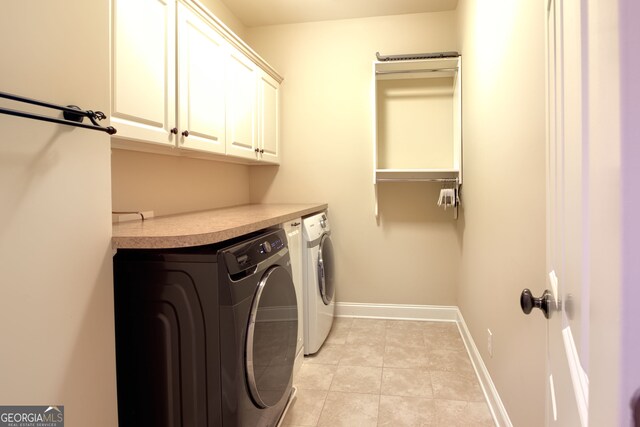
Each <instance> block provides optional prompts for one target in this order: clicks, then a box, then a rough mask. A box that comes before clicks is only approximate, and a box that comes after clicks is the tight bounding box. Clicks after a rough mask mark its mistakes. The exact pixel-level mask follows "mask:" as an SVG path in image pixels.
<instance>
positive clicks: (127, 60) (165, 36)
mask: <svg viewBox="0 0 640 427" xmlns="http://www.w3.org/2000/svg"><path fill="white" fill-rule="evenodd" d="M142 17H143V18H144V19H141V18H142ZM112 25H113V28H112V37H113V38H112V63H111V67H112V70H111V71H112V72H111V75H112V88H113V91H112V96H113V98H112V100H111V116H112V119H111V120H112V123H113V124H114V126H115V127H116V128H117V129H118V136H122V137H128V138H132V139H138V140H143V141H149V142H156V143H160V144H169V145H173V144H174V143H173V135H172V134H171V133H170V129H171V128H173V127H174V126H175V104H176V102H175V1H173V0H164V1H163V0H113V20H112Z"/></svg>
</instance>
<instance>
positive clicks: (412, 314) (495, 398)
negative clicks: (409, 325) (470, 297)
mask: <svg viewBox="0 0 640 427" xmlns="http://www.w3.org/2000/svg"><path fill="white" fill-rule="evenodd" d="M335 316H336V317H366V318H372V319H395V320H425V321H427V320H428V321H439V322H456V324H457V325H458V329H459V330H460V335H461V336H462V340H463V341H464V345H465V347H466V348H467V353H469V358H470V359H471V363H472V364H473V368H474V370H475V371H476V375H477V376H478V381H479V382H480V387H482V392H483V393H484V395H485V398H486V400H487V404H488V405H489V411H491V415H492V416H493V419H494V421H495V423H496V426H498V427H513V424H511V420H510V419H509V415H508V414H507V410H506V409H505V407H504V405H503V404H502V400H501V399H500V395H499V394H498V390H496V387H495V385H494V384H493V380H492V379H491V376H490V375H489V371H488V370H487V367H486V366H485V364H484V362H483V360H482V357H481V356H480V352H479V351H478V347H476V344H475V342H474V341H473V338H472V337H471V333H469V329H468V328H467V324H466V323H465V321H464V318H463V317H462V313H460V310H459V309H458V307H456V306H442V305H405V304H362V303H351V302H337V303H336V308H335Z"/></svg>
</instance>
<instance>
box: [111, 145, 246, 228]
mask: <svg viewBox="0 0 640 427" xmlns="http://www.w3.org/2000/svg"><path fill="white" fill-rule="evenodd" d="M111 185H112V187H113V210H114V211H154V213H155V215H156V216H162V215H171V214H175V213H182V212H193V211H200V210H205V209H215V208H220V207H225V206H235V205H242V204H246V203H249V167H248V166H245V165H237V164H233V163H221V162H216V161H211V160H202V159H193V158H188V157H179V156H167V155H160V154H152V153H142V152H137V151H129V150H116V149H113V150H112V152H111Z"/></svg>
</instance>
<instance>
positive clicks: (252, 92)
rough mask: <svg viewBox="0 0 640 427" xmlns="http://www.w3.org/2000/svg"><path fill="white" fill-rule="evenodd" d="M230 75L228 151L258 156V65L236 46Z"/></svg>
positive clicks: (232, 153) (251, 157) (253, 157)
mask: <svg viewBox="0 0 640 427" xmlns="http://www.w3.org/2000/svg"><path fill="white" fill-rule="evenodd" d="M227 76H228V79H227V154H230V155H234V156H238V157H244V158H247V159H257V157H256V154H257V152H256V150H257V149H258V142H257V137H258V133H257V115H256V110H257V108H256V107H257V105H258V102H257V96H258V92H257V90H256V66H255V64H253V63H252V62H251V61H249V59H248V58H247V57H246V56H244V55H243V54H242V53H241V52H240V51H237V50H235V49H234V50H232V52H231V55H230V57H229V62H228V68H227Z"/></svg>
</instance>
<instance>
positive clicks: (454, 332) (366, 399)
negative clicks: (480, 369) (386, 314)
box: [283, 318, 494, 427]
mask: <svg viewBox="0 0 640 427" xmlns="http://www.w3.org/2000/svg"><path fill="white" fill-rule="evenodd" d="M294 385H295V386H296V388H297V389H298V394H297V398H296V401H295V402H294V403H293V405H292V406H291V408H290V409H289V412H288V413H287V415H286V417H285V419H284V422H283V425H285V426H330V427H339V426H348V427H367V426H380V427H381V426H392V427H401V426H441V427H444V426H446V427H457V426H460V427H461V426H465V427H467V426H493V425H494V423H493V421H492V418H491V414H490V413H489V409H488V407H487V404H486V402H485V400H484V396H483V394H482V390H481V388H480V385H479V383H478V380H477V378H476V375H475V373H474V371H473V368H472V366H471V362H470V361H469V357H468V355H467V352H466V350H465V347H464V344H463V342H462V338H461V337H460V333H459V332H458V328H457V326H456V325H455V323H445V322H421V321H401V320H380V319H359V318H355V319H352V318H336V319H335V322H334V324H333V327H332V329H331V333H330V334H329V337H327V341H326V342H325V344H324V345H323V347H322V348H321V349H320V351H319V352H318V353H316V354H315V355H314V356H309V357H305V360H304V362H303V364H302V367H301V368H300V371H299V373H298V376H297V379H296V381H295V382H294Z"/></svg>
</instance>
